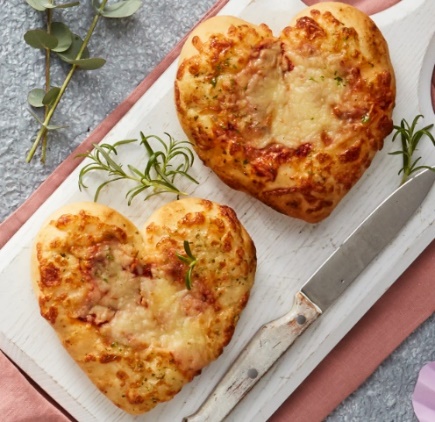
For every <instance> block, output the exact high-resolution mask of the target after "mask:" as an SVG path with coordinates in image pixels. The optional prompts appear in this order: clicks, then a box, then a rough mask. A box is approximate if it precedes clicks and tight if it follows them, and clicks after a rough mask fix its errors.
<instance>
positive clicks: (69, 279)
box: [32, 198, 256, 414]
mask: <svg viewBox="0 0 435 422" xmlns="http://www.w3.org/2000/svg"><path fill="white" fill-rule="evenodd" d="M185 240H187V241H189V242H190V247H191V250H192V253H193V255H194V256H195V257H196V258H197V264H196V266H195V267H194V270H193V275H192V288H191V290H188V289H187V288H186V285H185V281H184V275H185V273H186V264H185V263H183V262H182V261H181V260H180V259H179V258H178V257H177V253H178V254H180V255H184V254H185V252H184V248H183V242H184V241H185ZM32 267H33V281H34V288H35V291H36V293H37V296H38V300H39V305H40V309H41V314H42V316H43V317H44V318H45V319H47V321H48V322H49V323H50V324H51V326H52V327H53V328H54V329H55V331H56V332H57V334H58V336H59V338H60V340H61V341H62V344H63V345H64V347H65V348H66V349H67V351H68V352H69V353H70V355H71V356H72V357H73V359H74V360H75V361H76V362H77V363H78V364H79V365H80V367H81V368H82V369H83V370H84V371H85V373H86V374H87V375H88V376H89V377H90V379H91V380H92V381H93V382H94V383H95V384H96V386H97V387H98V388H99V389H100V390H101V391H102V392H103V393H104V394H105V395H106V396H107V397H108V398H109V399H110V400H112V402H113V403H114V404H115V405H116V406H118V407H120V408H121V409H123V410H125V411H127V412H129V413H132V414H139V413H143V412H146V411H148V410H150V409H152V408H153V407H154V406H155V405H156V404H157V403H159V402H163V401H166V400H170V399H171V398H172V397H173V396H174V395H175V394H176V393H177V392H178V391H179V390H180V389H181V388H182V386H183V385H184V384H185V383H187V382H189V381H191V380H192V378H193V377H194V376H195V375H197V374H199V373H200V371H201V368H203V367H204V366H206V365H207V364H209V363H210V362H211V361H213V360H214V359H216V358H217V357H218V356H219V355H220V354H221V353H222V350H223V348H224V347H225V346H226V345H227V344H228V342H229V341H230V339H231V337H232V335H233V332H234V328H235V325H236V323H237V320H238V318H239V315H240V312H241V311H242V310H243V308H244V307H245V305H246V303H247V301H248V297H249V292H250V288H251V286H252V284H253V281H254V274H255V270H256V256H255V247H254V245H253V242H252V240H251V238H250V237H249V235H248V234H247V232H246V231H245V229H244V228H243V227H242V225H241V224H240V222H239V220H238V219H237V217H236V215H235V213H234V211H233V210H232V209H230V208H229V207H226V206H222V205H218V204H216V203H213V202H210V201H207V200H201V199H195V198H189V199H183V200H180V201H176V202H172V203H169V204H167V205H166V206H164V207H162V208H160V209H159V210H158V211H157V212H156V213H154V214H153V215H152V216H151V218H150V219H149V220H148V222H147V224H146V227H145V229H144V231H143V233H142V234H141V233H140V232H139V231H138V230H137V228H136V227H135V226H134V225H133V224H132V223H131V222H130V221H129V220H127V219H126V218H125V217H123V216H122V215H120V214H119V213H117V212H116V211H114V210H113V209H111V208H108V207H106V206H103V205H99V204H95V203H77V204H71V205H67V206H66V207H64V208H62V209H61V210H59V211H58V212H56V213H55V214H54V215H53V216H52V217H51V218H50V219H49V221H48V223H47V224H46V225H45V226H44V227H43V228H42V229H41V230H40V232H39V234H38V236H37V239H36V241H35V247H34V254H33V257H32Z"/></svg>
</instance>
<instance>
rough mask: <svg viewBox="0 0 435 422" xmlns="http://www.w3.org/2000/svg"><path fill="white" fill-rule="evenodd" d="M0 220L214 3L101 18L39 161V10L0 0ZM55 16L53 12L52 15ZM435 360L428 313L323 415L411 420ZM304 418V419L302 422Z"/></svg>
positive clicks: (87, 13) (69, 15) (160, 6)
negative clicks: (414, 397) (35, 34)
mask: <svg viewBox="0 0 435 422" xmlns="http://www.w3.org/2000/svg"><path fill="white" fill-rule="evenodd" d="M82 3H83V5H82V6H81V9H80V11H81V13H80V14H79V15H78V16H77V13H76V12H75V11H73V10H65V11H61V12H60V13H61V15H62V18H61V20H62V21H65V22H68V23H69V24H70V26H71V27H72V28H74V30H75V31H76V32H77V33H79V34H81V35H82V36H84V33H85V31H86V28H87V26H88V25H89V22H90V20H91V15H92V11H91V7H90V6H89V5H88V3H90V2H86V1H82ZM0 4H1V5H2V26H1V28H0V31H1V39H2V41H1V44H0V90H1V93H2V97H3V98H2V102H1V104H0V116H1V117H0V174H1V176H2V183H0V197H1V198H2V200H1V205H2V206H1V207H0V221H2V220H4V219H5V218H6V217H7V216H8V215H10V214H11V213H12V212H13V211H14V210H15V209H16V208H18V207H19V206H20V205H21V204H22V203H23V202H24V201H25V200H26V199H27V197H28V196H29V195H30V194H31V193H32V192H33V191H34V190H35V189H36V188H37V187H38V186H39V185H40V183H41V182H42V181H43V180H44V179H45V178H46V177H47V176H48V175H49V174H50V173H51V172H52V171H53V170H54V169H55V168H56V167H57V166H58V165H59V164H60V163H61V162H62V160H64V159H65V158H66V157H67V156H68V155H69V154H70V152H72V151H73V150H74V149H75V148H76V147H77V145H79V143H81V142H82V141H83V140H84V139H85V138H86V136H87V134H88V133H89V132H90V131H92V130H93V129H94V128H95V127H96V126H97V125H98V124H99V123H100V122H101V121H102V120H103V119H104V118H105V117H106V116H107V115H108V114H109V113H110V112H111V111H112V110H113V109H114V108H115V107H116V106H117V105H118V104H119V103H120V102H121V101H122V100H123V99H124V98H125V97H126V96H127V95H128V94H129V93H131V91H132V90H133V89H134V88H135V87H136V86H137V84H138V83H139V82H141V81H142V80H143V78H144V77H145V76H146V75H147V74H149V72H150V71H151V70H152V69H153V68H154V67H155V66H156V65H157V64H158V63H159V62H160V61H161V60H162V59H163V57H164V56H165V55H166V54H167V53H168V52H169V51H170V50H171V49H172V47H173V46H174V45H175V44H176V43H177V41H178V40H180V39H181V38H182V36H183V35H184V34H185V33H186V32H188V30H189V28H191V27H192V26H193V25H194V24H195V22H197V20H199V19H200V18H201V16H203V15H204V13H205V12H206V11H207V10H208V9H209V8H210V7H211V6H212V5H213V4H214V0H201V1H197V2H189V1H188V0H180V1H175V0H173V1H170V0H144V4H143V6H142V8H141V9H140V11H139V12H138V13H137V14H136V15H134V17H132V18H129V19H122V20H111V21H108V20H105V21H101V22H100V24H99V26H98V28H97V30H96V33H95V36H94V37H93V39H92V41H91V44H90V50H91V53H92V54H93V55H96V56H102V57H105V58H106V59H107V64H106V65H105V66H104V67H103V68H102V69H100V70H96V71H91V72H79V73H77V74H76V75H75V76H74V78H73V82H72V83H71V84H70V86H69V88H68V91H67V93H66V95H65V97H64V99H63V100H62V103H61V106H60V107H59V109H58V113H57V114H56V117H55V119H54V120H53V122H54V123H59V124H65V123H67V124H68V129H65V130H62V131H58V132H54V133H52V134H51V137H50V140H49V151H48V156H47V163H46V164H45V165H42V164H41V163H40V162H39V155H37V156H36V157H35V159H34V161H33V162H32V163H31V164H26V163H25V155H26V153H27V151H28V149H29V148H30V145H31V141H32V140H33V138H34V136H35V134H36V130H37V125H36V123H35V121H34V119H33V117H32V116H31V115H30V113H29V112H28V107H27V101H26V97H27V92H28V91H29V90H30V89H32V88H34V87H40V86H42V85H43V76H42V75H43V68H44V62H43V58H42V55H41V53H40V52H39V51H36V50H33V49H31V48H30V47H28V46H27V45H26V44H25V43H24V41H23V34H24V33H25V32H26V31H27V30H28V29H30V28H35V27H39V26H42V24H43V21H42V18H41V16H42V15H41V14H40V13H38V12H36V11H34V10H33V9H31V8H30V7H29V6H28V5H27V4H26V3H25V2H24V0H22V1H10V2H9V1H6V0H0ZM55 20H56V15H55ZM66 72H67V66H63V65H60V66H59V65H56V67H55V69H54V72H53V82H54V83H61V81H62V80H63V77H64V75H65V74H66ZM431 360H435V317H434V316H432V318H430V319H429V320H428V321H427V322H426V323H425V324H423V326H422V327H420V328H419V329H418V330H417V331H416V332H415V333H414V334H413V335H411V336H410V337H409V338H408V339H407V340H406V341H405V342H404V343H403V344H402V346H400V347H399V349H398V350H396V351H395V352H394V353H393V354H392V355H391V356H390V357H389V358H388V359H387V360H386V361H385V362H384V363H383V364H382V365H381V366H380V367H379V368H378V370H377V371H376V372H375V373H374V374H373V375H372V376H371V377H370V379H369V380H368V381H367V382H366V383H365V384H364V385H363V386H362V387H361V388H360V389H359V390H358V391H357V392H355V393H354V394H353V395H352V396H351V397H349V398H348V399H347V400H345V402H344V403H342V405H341V406H339V408H337V409H336V410H335V411H334V412H333V413H332V414H331V415H330V417H329V418H328V419H327V421H328V422H336V421H413V420H415V417H414V414H413V410H412V405H411V394H412V391H413V389H414V385H415V381H416V379H417V376H418V371H419V370H420V368H421V367H422V366H423V365H424V364H425V363H426V362H428V361H431ZM307 422H310V421H307Z"/></svg>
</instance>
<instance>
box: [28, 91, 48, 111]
mask: <svg viewBox="0 0 435 422" xmlns="http://www.w3.org/2000/svg"><path fill="white" fill-rule="evenodd" d="M44 96H45V90H44V89H42V88H34V89H32V90H31V91H30V92H29V94H28V95H27V102H28V103H29V104H30V105H31V106H32V107H44V103H43V102H42V100H43V98H44Z"/></svg>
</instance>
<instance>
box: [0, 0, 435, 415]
mask: <svg viewBox="0 0 435 422" xmlns="http://www.w3.org/2000/svg"><path fill="white" fill-rule="evenodd" d="M227 1H228V0H218V1H217V3H216V5H215V6H214V7H213V8H212V9H211V10H210V11H209V13H208V14H207V16H205V18H206V17H209V16H212V15H214V14H216V13H217V11H218V10H219V9H220V8H221V7H223V6H224V5H225V3H227ZM398 1H399V0H347V1H346V0H343V3H348V4H352V5H354V6H356V7H358V8H360V9H361V10H363V11H364V12H366V13H368V14H373V13H375V12H377V11H380V10H384V9H386V8H388V7H390V6H391V5H393V4H395V3H397V2H398ZM319 2H321V1H318V0H305V4H307V5H313V4H315V3H319ZM182 42H183V41H182ZM182 42H181V43H180V44H179V46H177V47H176V48H175V49H174V50H173V51H172V52H171V53H170V54H169V55H168V56H167V57H166V59H165V60H164V61H163V62H162V63H161V64H160V65H159V66H157V68H156V69H155V70H154V71H153V72H152V73H151V74H150V75H149V76H148V77H147V78H146V79H145V80H144V81H143V82H142V83H141V84H140V85H139V86H138V87H137V88H136V89H135V90H134V91H133V92H132V94H131V95H130V96H129V97H128V98H127V99H126V100H125V101H124V102H123V103H122V104H121V105H120V106H119V107H117V108H116V109H115V110H114V112H113V113H112V114H111V115H110V116H109V117H108V118H107V119H105V120H104V121H103V122H102V123H101V125H100V126H99V127H98V128H97V129H96V130H95V131H94V132H93V133H92V134H91V135H90V136H89V138H87V139H86V140H85V141H84V142H83V143H82V145H80V147H79V148H78V150H76V151H74V153H73V154H71V156H70V157H68V158H67V159H66V160H65V161H64V163H62V164H61V165H60V166H59V167H58V168H57V169H56V170H55V171H54V172H53V174H52V175H51V176H50V177H49V178H48V179H47V180H46V181H45V182H44V183H43V184H42V185H41V186H40V188H39V189H38V190H37V191H36V192H35V193H34V194H33V195H32V196H31V197H30V198H29V199H28V200H27V201H26V203H25V204H24V205H23V206H22V207H20V208H19V209H18V210H17V211H16V212H15V213H14V214H13V215H12V216H11V217H10V218H9V219H7V220H6V221H5V222H4V223H3V224H1V225H0V226H1V230H0V247H2V246H3V245H4V244H5V243H6V242H7V241H8V239H9V238H10V237H11V236H12V235H13V234H14V233H15V232H16V231H17V230H18V229H19V228H20V226H21V225H22V224H23V222H24V221H26V220H27V219H28V218H29V216H30V215H32V213H33V212H34V211H35V210H36V209H37V208H38V207H39V206H40V205H41V204H42V203H43V202H44V201H45V200H46V199H47V198H48V197H49V196H50V194H51V193H52V192H53V191H54V190H55V189H56V188H57V187H58V186H59V185H60V184H61V183H62V181H63V180H64V179H65V177H66V176H68V174H69V173H70V172H71V171H72V170H73V169H74V168H75V167H76V166H77V165H78V164H79V161H78V160H77V159H75V158H74V157H76V156H77V154H78V153H80V152H85V151H86V150H87V149H88V148H89V147H90V146H91V145H92V144H94V143H98V142H99V141H100V140H101V139H102V138H103V137H104V136H105V135H106V134H107V133H108V131H109V130H110V129H111V128H112V127H113V126H114V125H115V124H116V123H117V122H118V121H119V120H120V119H121V118H122V116H123V115H124V114H125V113H126V112H127V111H128V110H129V109H130V107H131V106H132V105H133V104H134V103H135V102H136V101H137V100H138V99H139V98H140V97H141V96H142V95H143V94H144V93H145V92H146V91H147V89H148V88H149V87H150V86H151V85H152V84H153V83H154V82H155V80H156V79H157V78H158V77H159V76H160V74H161V73H162V72H163V71H164V70H165V69H166V68H167V66H168V65H169V64H170V63H172V61H173V60H174V59H175V57H176V56H177V54H178V52H179V49H180V47H181V44H182ZM432 82H433V84H434V86H433V87H432V93H433V99H434V103H435V78H434V79H433V81H432ZM434 273H435V242H432V244H431V245H430V246H429V247H428V248H427V249H426V251H425V252H424V253H423V254H422V255H421V256H420V257H419V258H418V259H417V261H416V262H415V263H413V265H412V266H411V267H410V268H409V269H408V271H407V272H406V273H405V274H404V275H403V276H402V277H401V278H399V280H398V281H397V282H396V283H395V284H394V285H393V286H392V287H391V288H390V290H389V291H387V292H386V293H385V295H384V296H383V297H382V298H381V299H380V300H379V302H378V303H376V304H375V305H374V307H373V308H372V309H371V310H370V311H369V312H368V313H367V314H366V315H365V316H364V318H363V319H362V320H361V321H360V322H359V323H358V324H357V326H356V327H355V328H354V329H353V330H352V331H351V332H350V333H349V334H348V335H347V336H346V337H345V338H344V339H343V340H342V341H341V342H340V343H339V344H338V345H337V347H336V348H335V349H334V350H333V351H332V352H331V353H330V354H329V355H328V356H327V358H326V359H325V360H324V361H323V362H322V363H321V364H320V365H319V366H318V367H317V368H316V369H315V371H314V372H313V373H312V374H311V375H310V376H309V377H308V378H307V380H306V381H305V382H304V383H302V385H301V386H300V387H299V388H298V389H297V390H296V391H295V393H293V394H292V396H291V397H290V398H289V399H288V400H287V401H286V402H285V403H284V404H283V405H282V406H281V408H280V409H279V410H278V411H277V412H276V413H275V415H274V416H273V417H272V418H271V422H287V421H289V420H291V421H292V422H298V421H301V422H306V421H308V420H309V421H310V422H315V421H321V420H323V419H324V418H325V417H326V416H327V415H328V414H329V413H330V412H331V411H332V410H333V409H334V408H335V407H336V406H337V405H338V404H339V403H340V402H341V401H342V400H344V399H345V398H346V397H347V396H348V395H349V394H351V393H352V392H353V391H354V390H355V389H357V388H358V386H359V385H361V384H362V383H363V382H364V381H365V379H366V378H367V377H368V376H369V375H370V374H371V373H372V372H373V371H374V370H375V369H376V368H377V366H378V365H379V364H380V363H381V362H382V361H383V360H384V359H385V358H386V357H387V356H388V355H389V354H390V353H391V352H392V351H393V350H394V349H395V348H396V347H397V346H398V345H399V344H400V343H401V342H402V341H403V340H404V339H405V338H406V337H407V336H409V334H410V333H411V332H412V331H413V330H414V329H415V328H417V327H418V326H419V325H420V324H421V323H422V322H424V321H425V319H426V318H428V317H429V316H430V315H431V314H432V313H433V311H434V309H435V296H434V294H433V283H432V281H433V274H434ZM400 303H404V304H407V306H404V307H401V306H400ZM410 303H412V304H414V306H409V304H410ZM385 333H390V334H389V336H385ZM380 339H381V341H380ZM332 381H334V385H332V384H331V382H332ZM331 387H332V388H331ZM0 421H5V422H27V421H29V422H39V421H40V422H66V421H70V419H69V418H68V417H67V416H66V415H64V414H62V413H61V412H60V411H59V410H58V408H57V407H56V406H55V405H54V404H53V403H52V402H51V401H50V400H49V399H48V398H47V397H46V396H45V395H44V394H43V393H41V392H39V391H38V389H37V388H36V387H35V386H34V385H33V384H32V383H30V382H29V381H28V380H27V379H26V378H25V377H24V376H23V375H22V374H21V372H20V371H19V370H18V369H17V368H16V367H15V366H14V365H13V364H12V363H11V362H10V361H9V360H8V359H7V358H6V357H5V356H4V355H3V354H1V353H0Z"/></svg>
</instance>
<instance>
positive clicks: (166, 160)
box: [79, 132, 198, 205]
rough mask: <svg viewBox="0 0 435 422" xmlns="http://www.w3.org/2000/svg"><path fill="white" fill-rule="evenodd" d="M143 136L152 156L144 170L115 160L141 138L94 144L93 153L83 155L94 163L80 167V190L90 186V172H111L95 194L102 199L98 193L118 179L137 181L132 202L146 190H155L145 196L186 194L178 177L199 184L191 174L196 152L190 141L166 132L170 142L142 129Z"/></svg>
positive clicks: (128, 194) (132, 193) (130, 194)
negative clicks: (177, 183) (154, 144)
mask: <svg viewBox="0 0 435 422" xmlns="http://www.w3.org/2000/svg"><path fill="white" fill-rule="evenodd" d="M140 135H141V140H140V145H143V147H144V148H145V152H146V154H147V156H148V160H147V161H146V163H145V165H144V168H143V170H142V171H141V170H139V169H137V168H136V167H134V166H132V165H131V164H128V165H127V170H124V168H123V166H122V164H120V163H118V162H117V161H115V159H114V156H116V155H118V149H119V147H121V146H122V145H127V144H131V143H134V142H138V140H137V139H127V140H123V141H118V142H116V143H114V144H113V145H110V144H100V145H94V150H93V151H92V152H90V153H88V154H80V156H81V157H86V158H89V159H90V160H91V161H92V162H91V163H89V164H87V165H85V166H84V167H83V168H82V169H81V170H80V173H79V189H80V190H81V189H82V188H87V186H86V185H85V183H84V178H85V176H86V175H87V174H88V173H90V172H93V171H102V172H105V173H107V174H108V177H109V178H108V180H106V181H105V182H103V183H101V184H100V185H99V186H98V188H97V190H96V192H95V195H94V200H95V201H97V200H98V196H99V194H100V192H101V190H102V189H103V188H104V187H105V186H107V185H108V184H110V183H113V182H116V181H118V180H130V181H133V182H135V186H133V187H132V188H131V189H130V190H129V191H128V192H127V194H126V195H125V196H126V198H127V200H128V205H130V204H131V202H132V201H133V199H134V198H135V197H136V196H137V195H139V194H140V193H142V192H144V191H146V190H151V192H150V193H149V194H148V195H147V196H146V197H145V199H148V198H150V197H151V196H154V195H157V194H160V193H163V192H170V193H174V194H176V195H186V193H185V192H182V191H180V190H179V189H178V188H177V187H176V186H175V184H174V182H175V179H176V178H177V176H182V177H185V178H187V179H189V180H190V181H192V182H194V183H198V182H197V181H196V180H195V179H194V178H193V177H192V176H190V175H189V174H188V171H189V169H190V168H191V167H192V165H193V162H194V156H193V153H192V151H191V150H190V149H189V148H188V146H187V145H190V143H189V142H188V141H176V140H175V139H174V138H173V137H172V136H171V135H169V134H168V133H166V135H167V137H168V138H169V140H168V142H165V141H164V140H163V139H161V138H160V137H158V136H155V135H150V136H145V135H144V134H143V133H142V132H141V134H140ZM150 140H154V141H157V145H158V146H159V147H160V149H156V148H154V149H153V147H152V146H151V143H150ZM177 162H178V164H177ZM175 165H176V166H175Z"/></svg>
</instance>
